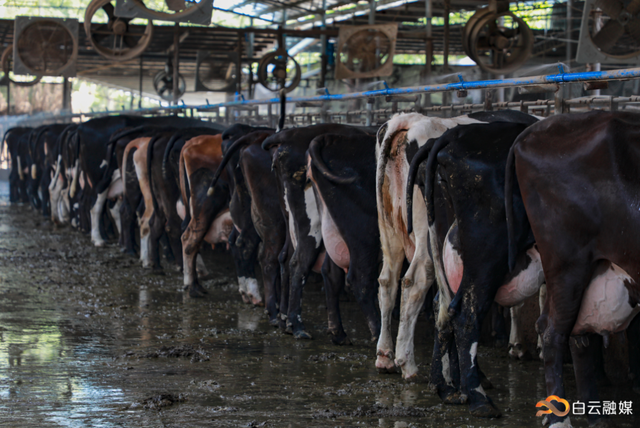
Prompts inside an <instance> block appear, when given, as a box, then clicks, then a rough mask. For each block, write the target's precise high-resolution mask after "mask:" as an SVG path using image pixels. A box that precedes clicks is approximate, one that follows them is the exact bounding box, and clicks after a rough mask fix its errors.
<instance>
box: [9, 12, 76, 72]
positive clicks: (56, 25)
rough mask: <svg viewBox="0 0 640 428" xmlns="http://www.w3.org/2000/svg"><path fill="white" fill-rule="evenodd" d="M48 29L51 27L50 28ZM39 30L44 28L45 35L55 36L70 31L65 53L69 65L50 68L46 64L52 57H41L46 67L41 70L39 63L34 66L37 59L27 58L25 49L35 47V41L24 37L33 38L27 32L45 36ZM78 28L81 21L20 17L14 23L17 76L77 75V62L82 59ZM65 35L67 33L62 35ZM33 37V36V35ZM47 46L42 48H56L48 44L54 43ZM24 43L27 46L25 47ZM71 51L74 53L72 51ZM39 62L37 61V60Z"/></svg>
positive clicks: (14, 64) (64, 64) (14, 65)
mask: <svg viewBox="0 0 640 428" xmlns="http://www.w3.org/2000/svg"><path fill="white" fill-rule="evenodd" d="M47 26H48V27H49V28H47ZM37 27H43V28H44V31H45V32H51V34H53V33H54V32H56V31H66V33H67V37H66V40H65V41H64V42H65V49H64V51H65V52H66V53H67V58H66V62H64V63H62V64H61V65H59V66H57V67H55V68H53V69H49V68H48V67H47V64H46V60H47V57H48V55H46V54H45V55H44V56H39V59H42V60H43V62H44V64H45V68H44V69H42V68H39V64H37V62H36V63H34V58H33V57H30V56H29V55H27V52H25V48H26V47H28V46H29V45H33V43H34V41H33V40H28V41H25V40H24V37H29V35H28V34H27V35H26V36H25V33H27V32H29V31H38V33H40V34H42V30H36V28H37ZM78 27H79V23H78V20H77V19H71V18H42V17H35V16H17V17H16V19H15V24H14V36H13V73H14V74H17V75H25V74H29V75H34V76H62V77H75V76H76V62H77V58H78ZM61 34H64V33H61ZM31 37H33V36H31ZM43 42H44V45H43V46H41V48H42V49H43V50H45V51H48V52H51V49H53V48H52V47H49V46H48V44H49V42H50V40H46V41H45V40H43ZM23 43H24V44H23ZM69 48H71V49H70V52H69ZM36 61H37V60H36Z"/></svg>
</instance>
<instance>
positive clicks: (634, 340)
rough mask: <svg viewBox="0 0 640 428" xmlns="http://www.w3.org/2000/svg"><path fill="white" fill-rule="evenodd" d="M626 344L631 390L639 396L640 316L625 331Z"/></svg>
mask: <svg viewBox="0 0 640 428" xmlns="http://www.w3.org/2000/svg"><path fill="white" fill-rule="evenodd" d="M627 337H628V340H627V343H628V344H629V370H630V372H631V373H630V375H631V378H632V379H633V384H632V386H633V390H634V391H635V392H636V393H637V394H640V316H637V315H636V317H635V318H634V319H633V320H632V321H631V324H629V328H628V329H627Z"/></svg>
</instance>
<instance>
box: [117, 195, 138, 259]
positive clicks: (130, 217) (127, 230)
mask: <svg viewBox="0 0 640 428" xmlns="http://www.w3.org/2000/svg"><path fill="white" fill-rule="evenodd" d="M135 216H136V214H135V211H134V210H133V208H132V207H131V204H130V202H129V200H128V199H124V200H123V201H122V206H121V207H120V222H121V225H122V231H121V245H122V251H123V252H125V253H126V254H129V255H130V256H133V257H135V256H136V255H137V252H136V240H135V238H134V237H135V232H136V221H135Z"/></svg>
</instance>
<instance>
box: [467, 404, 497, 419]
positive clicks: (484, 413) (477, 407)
mask: <svg viewBox="0 0 640 428" xmlns="http://www.w3.org/2000/svg"><path fill="white" fill-rule="evenodd" d="M469 411H470V412H471V414H472V415H473V416H475V417H477V418H499V417H500V416H502V413H500V410H498V408H497V407H496V406H494V405H493V404H492V403H489V402H486V401H485V402H480V403H476V404H471V405H470V406H469Z"/></svg>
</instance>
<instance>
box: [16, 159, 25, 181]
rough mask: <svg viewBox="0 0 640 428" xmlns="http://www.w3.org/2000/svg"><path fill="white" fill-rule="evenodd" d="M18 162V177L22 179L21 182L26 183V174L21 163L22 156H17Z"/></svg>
mask: <svg viewBox="0 0 640 428" xmlns="http://www.w3.org/2000/svg"><path fill="white" fill-rule="evenodd" d="M16 161H17V162H18V176H19V177H20V181H24V172H22V163H21V162H20V155H18V156H16Z"/></svg>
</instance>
